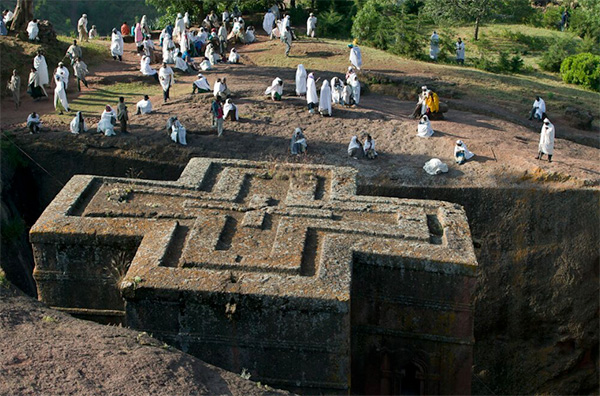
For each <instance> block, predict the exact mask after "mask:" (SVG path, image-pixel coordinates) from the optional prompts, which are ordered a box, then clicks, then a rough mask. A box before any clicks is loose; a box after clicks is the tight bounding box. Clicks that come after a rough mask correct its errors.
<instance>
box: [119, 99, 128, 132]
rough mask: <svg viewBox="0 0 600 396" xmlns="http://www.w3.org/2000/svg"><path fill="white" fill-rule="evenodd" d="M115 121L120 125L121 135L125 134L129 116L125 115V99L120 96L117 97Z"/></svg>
mask: <svg viewBox="0 0 600 396" xmlns="http://www.w3.org/2000/svg"><path fill="white" fill-rule="evenodd" d="M117 120H118V121H119V123H120V124H121V133H127V121H128V120H129V114H128V113H127V106H126V105H125V98H124V97H122V96H121V97H119V104H118V105H117Z"/></svg>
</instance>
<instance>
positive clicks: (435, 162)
mask: <svg viewBox="0 0 600 396" xmlns="http://www.w3.org/2000/svg"><path fill="white" fill-rule="evenodd" d="M423 169H425V172H427V173H429V174H430V175H439V174H440V173H446V172H448V165H446V164H444V163H443V162H442V161H440V160H439V159H438V158H432V159H430V160H429V161H427V162H425V166H423Z"/></svg>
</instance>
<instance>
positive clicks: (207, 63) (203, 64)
mask: <svg viewBox="0 0 600 396" xmlns="http://www.w3.org/2000/svg"><path fill="white" fill-rule="evenodd" d="M200 69H202V70H204V71H206V70H210V69H212V65H211V63H210V61H209V60H208V59H204V60H203V61H202V62H200Z"/></svg>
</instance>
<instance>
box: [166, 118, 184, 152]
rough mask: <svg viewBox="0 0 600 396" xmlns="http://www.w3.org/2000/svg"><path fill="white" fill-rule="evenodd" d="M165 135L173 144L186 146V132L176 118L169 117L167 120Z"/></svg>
mask: <svg viewBox="0 0 600 396" xmlns="http://www.w3.org/2000/svg"><path fill="white" fill-rule="evenodd" d="M167 133H168V134H169V136H170V137H171V140H172V141H174V142H175V143H179V144H181V145H183V146H187V140H186V135H187V131H186V129H185V127H184V126H183V125H182V124H181V122H179V120H178V119H177V116H173V117H170V118H169V119H168V120H167Z"/></svg>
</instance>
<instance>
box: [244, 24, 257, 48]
mask: <svg viewBox="0 0 600 396" xmlns="http://www.w3.org/2000/svg"><path fill="white" fill-rule="evenodd" d="M255 41H256V35H255V34H254V27H253V26H248V28H247V29H246V44H250V43H253V42H255Z"/></svg>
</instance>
